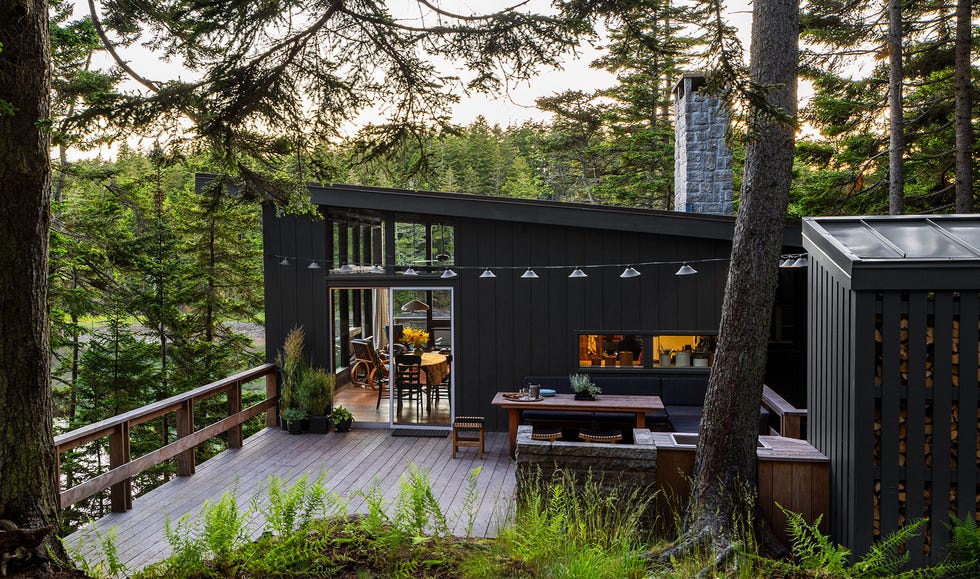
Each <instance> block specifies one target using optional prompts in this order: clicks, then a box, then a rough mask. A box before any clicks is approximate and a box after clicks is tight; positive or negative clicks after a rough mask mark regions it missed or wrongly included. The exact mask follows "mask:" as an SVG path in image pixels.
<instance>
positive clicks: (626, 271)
mask: <svg viewBox="0 0 980 579" xmlns="http://www.w3.org/2000/svg"><path fill="white" fill-rule="evenodd" d="M619 277H640V272H638V271H636V270H635V269H633V266H632V265H628V266H626V269H624V270H623V273H621V274H619Z"/></svg>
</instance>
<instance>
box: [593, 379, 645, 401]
mask: <svg viewBox="0 0 980 579" xmlns="http://www.w3.org/2000/svg"><path fill="white" fill-rule="evenodd" d="M592 381H593V382H595V383H596V386H598V387H599V388H602V393H603V394H615V395H617V396H622V395H627V396H629V395H635V396H660V377H659V376H593V377H592Z"/></svg>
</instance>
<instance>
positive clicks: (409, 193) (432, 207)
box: [309, 185, 800, 247]
mask: <svg viewBox="0 0 980 579" xmlns="http://www.w3.org/2000/svg"><path fill="white" fill-rule="evenodd" d="M309 189H310V194H311V199H312V201H313V203H314V204H316V205H323V206H328V207H349V208H354V209H362V210H376V211H394V212H403V213H416V214H423V215H431V216H441V217H465V218H472V219H490V220H500V221H516V222H521V223H539V224H549V225H564V226H571V227H587V228H592V229H610V230H617V231H621V230H628V231H637V232H649V233H659V234H663V235H677V236H681V237H700V238H706V239H724V240H731V239H732V236H733V235H734V232H735V217H732V216H727V215H708V214H703V213H684V212H680V211H659V210H656V209H639V208H633V207H612V206H606V205H590V204H585V203H568V202H560V201H543V200H532V199H515V198H511V197H491V196H485V195H464V194H459V193H444V192H439V191H416V190H408V189H392V188H384V187H367V186H361V185H327V186H317V185H311V186H310V188H309ZM783 244H784V246H790V247H800V227H799V225H797V224H792V223H788V224H786V226H785V228H784V230H783Z"/></svg>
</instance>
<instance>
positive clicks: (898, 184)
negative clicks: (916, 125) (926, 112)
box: [888, 0, 905, 215]
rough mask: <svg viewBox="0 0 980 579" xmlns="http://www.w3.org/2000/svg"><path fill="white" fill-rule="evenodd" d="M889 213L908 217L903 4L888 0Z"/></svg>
mask: <svg viewBox="0 0 980 579" xmlns="http://www.w3.org/2000/svg"><path fill="white" fill-rule="evenodd" d="M888 61H889V62H888V64H889V71H888V109H889V114H890V118H889V120H888V129H889V131H890V132H891V136H890V138H889V141H888V212H889V213H891V214H892V215H901V214H903V213H905V166H904V164H903V161H904V158H905V132H904V131H905V123H904V116H905V107H904V106H903V105H902V81H903V80H904V78H905V73H904V71H903V68H902V0H888Z"/></svg>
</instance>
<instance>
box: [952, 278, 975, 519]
mask: <svg viewBox="0 0 980 579" xmlns="http://www.w3.org/2000/svg"><path fill="white" fill-rule="evenodd" d="M978 323H980V304H978V296H977V292H976V291H973V292H962V293H960V343H959V353H960V375H959V388H958V390H959V455H958V457H959V458H958V460H959V464H958V468H957V481H956V487H957V496H958V497H960V500H958V501H957V505H956V516H957V517H959V519H960V520H961V521H962V520H964V519H967V518H970V519H973V518H975V516H976V510H977V506H976V502H975V501H974V500H970V493H971V492H973V490H974V489H977V488H978V486H977V485H978V483H980V481H978V480H977V468H976V462H975V457H976V456H977V438H976V436H974V435H973V433H975V432H977V386H978V385H977V379H978V377H977V366H978V364H975V363H974V362H976V361H977V355H978V346H977V343H978V339H977V337H978V336H977V334H978V331H977V324H978ZM978 490H980V489H978Z"/></svg>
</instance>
